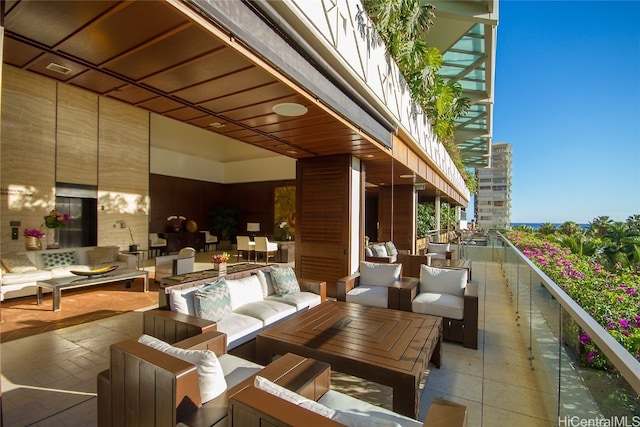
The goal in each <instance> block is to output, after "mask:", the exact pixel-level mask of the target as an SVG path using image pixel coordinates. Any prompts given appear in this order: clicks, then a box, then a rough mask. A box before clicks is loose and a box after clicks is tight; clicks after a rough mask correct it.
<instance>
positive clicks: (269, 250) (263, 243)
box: [255, 236, 278, 264]
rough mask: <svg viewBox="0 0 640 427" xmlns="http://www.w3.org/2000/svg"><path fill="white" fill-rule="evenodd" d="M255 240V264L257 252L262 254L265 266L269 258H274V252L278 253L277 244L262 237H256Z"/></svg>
mask: <svg viewBox="0 0 640 427" xmlns="http://www.w3.org/2000/svg"><path fill="white" fill-rule="evenodd" d="M255 240H256V241H255V244H256V246H255V251H256V262H257V261H258V252H263V253H264V263H265V264H267V263H268V262H269V257H270V256H271V257H275V256H276V252H277V251H278V244H277V243H272V242H269V239H267V238H266V237H264V236H256V239H255Z"/></svg>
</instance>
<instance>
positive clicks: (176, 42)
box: [4, 1, 424, 185]
mask: <svg viewBox="0 0 640 427" xmlns="http://www.w3.org/2000/svg"><path fill="white" fill-rule="evenodd" d="M4 24H5V43H4V62H5V63H7V64H10V65H12V66H15V67H18V68H21V69H23V70H27V71H30V72H33V73H37V74H40V75H43V76H47V77H50V78H52V79H55V80H57V81H60V82H64V83H67V84H71V85H74V86H77V87H80V88H84V89H86V90H89V91H91V92H94V93H97V94H100V95H102V96H108V97H111V98H115V99H119V100H121V101H123V102H126V103H129V104H131V105H135V106H138V107H140V108H143V109H146V110H148V111H152V112H154V113H157V114H161V115H164V116H167V117H170V118H173V119H175V120H178V121H181V122H184V123H189V124H191V125H194V126H197V127H200V128H202V129H206V130H208V131H211V132H216V133H219V134H222V135H225V136H227V137H230V138H233V139H236V140H239V141H242V142H245V143H247V144H251V145H253V146H256V147H260V148H263V149H266V150H270V151H273V152H275V153H278V154H281V155H284V156H288V157H293V158H296V159H301V158H306V157H313V156H327V155H333V154H345V153H349V154H352V155H354V156H357V157H359V158H360V159H362V160H363V161H364V162H365V163H366V164H367V171H368V174H367V177H368V181H370V182H371V183H374V184H376V185H379V184H381V183H382V184H384V185H389V184H392V183H393V182H396V183H398V182H406V181H407V180H406V179H404V180H403V179H402V178H400V176H401V175H407V174H411V173H412V171H411V170H410V169H409V168H407V167H406V166H404V165H403V164H402V163H400V162H397V161H393V160H392V158H391V156H390V153H389V152H388V151H386V150H385V149H383V148H382V146H381V145H379V144H377V143H375V142H374V141H373V140H372V139H371V138H369V137H367V136H366V135H364V134H362V133H361V132H360V131H359V130H358V127H357V124H352V123H349V122H348V121H347V120H345V119H344V118H342V117H339V116H338V115H337V114H336V113H334V112H332V111H330V110H329V109H328V108H327V107H325V106H324V105H322V104H321V102H319V101H317V99H318V98H321V96H317V97H316V96H315V95H314V94H309V93H306V92H305V91H304V90H302V89H301V88H299V87H297V86H296V85H295V84H293V83H292V82H291V81H289V80H288V79H287V78H286V76H282V75H278V73H277V71H276V70H273V69H270V68H269V67H270V66H269V65H268V64H265V63H261V61H260V60H259V58H258V57H256V56H255V55H253V54H251V55H244V54H242V53H241V52H239V50H238V49H237V48H236V47H235V46H234V47H230V45H229V40H223V39H221V38H220V37H219V35H216V34H214V33H213V32H211V31H210V30H209V29H205V28H203V27H202V26H201V25H200V24H199V23H196V22H194V21H192V20H191V19H190V18H189V17H187V16H186V15H185V14H183V13H181V12H180V11H178V10H177V9H176V8H175V7H174V6H172V5H170V4H168V3H165V2H162V1H125V2H121V1H55V2H52V1H17V2H16V1H14V2H11V1H7V2H6V8H5V20H4ZM50 64H57V65H60V66H62V69H63V70H65V69H68V72H67V73H66V74H61V73H60V72H57V71H53V70H51V69H49V68H47V67H48V66H50ZM58 68H60V67H58ZM285 102H293V103H298V104H301V105H304V106H305V107H307V109H308V113H307V114H305V115H304V116H300V117H285V116H280V115H278V114H276V113H274V112H273V110H272V108H273V106H274V105H276V104H279V103H285ZM392 162H393V164H394V165H393V167H391V163H392ZM423 182H424V181H423Z"/></svg>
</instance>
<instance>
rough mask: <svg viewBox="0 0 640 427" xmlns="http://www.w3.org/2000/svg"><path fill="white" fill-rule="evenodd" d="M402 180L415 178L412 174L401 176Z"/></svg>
mask: <svg viewBox="0 0 640 427" xmlns="http://www.w3.org/2000/svg"><path fill="white" fill-rule="evenodd" d="M400 178H415V175H414V174H410V175H400Z"/></svg>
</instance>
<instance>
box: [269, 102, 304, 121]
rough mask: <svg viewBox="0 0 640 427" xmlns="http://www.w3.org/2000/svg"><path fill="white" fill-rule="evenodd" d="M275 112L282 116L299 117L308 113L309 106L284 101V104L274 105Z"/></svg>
mask: <svg viewBox="0 0 640 427" xmlns="http://www.w3.org/2000/svg"><path fill="white" fill-rule="evenodd" d="M272 109H273V112H274V113H276V114H279V115H281V116H287V117H297V116H304V115H305V114H307V111H309V110H308V109H307V107H305V106H304V105H300V104H295V103H293V102H283V103H282V104H276V105H274V106H273V108H272Z"/></svg>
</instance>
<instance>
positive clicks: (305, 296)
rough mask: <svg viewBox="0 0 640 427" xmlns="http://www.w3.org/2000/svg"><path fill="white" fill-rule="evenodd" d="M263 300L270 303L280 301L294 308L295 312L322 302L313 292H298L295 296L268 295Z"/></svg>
mask: <svg viewBox="0 0 640 427" xmlns="http://www.w3.org/2000/svg"><path fill="white" fill-rule="evenodd" d="M265 299H267V300H271V301H280V302H283V303H285V304H290V305H293V306H295V308H296V310H302V309H304V308H313V307H315V306H316V305H319V304H320V303H321V302H322V299H321V298H320V295H318V294H314V293H313V292H298V293H296V294H289V295H278V294H272V295H268V296H267V297H266V298H265Z"/></svg>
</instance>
